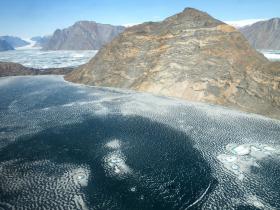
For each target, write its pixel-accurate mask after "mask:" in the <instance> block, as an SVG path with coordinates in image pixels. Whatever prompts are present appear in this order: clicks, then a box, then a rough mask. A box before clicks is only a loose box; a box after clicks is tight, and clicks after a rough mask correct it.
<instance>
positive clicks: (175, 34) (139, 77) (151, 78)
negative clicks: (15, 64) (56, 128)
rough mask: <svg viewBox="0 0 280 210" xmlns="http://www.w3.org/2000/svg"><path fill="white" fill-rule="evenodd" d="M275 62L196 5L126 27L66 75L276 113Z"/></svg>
mask: <svg viewBox="0 0 280 210" xmlns="http://www.w3.org/2000/svg"><path fill="white" fill-rule="evenodd" d="M279 69H280V65H279V63H270V62H269V60H268V59H266V58H265V57H264V56H263V55H262V54H260V53H259V52H257V51H256V50H254V49H253V48H251V46H250V45H249V43H248V41H247V40H246V39H245V37H244V36H243V35H242V34H241V33H240V32H239V31H237V30H236V29H235V28H234V27H231V26H229V25H227V24H225V23H223V22H222V21H219V20H217V19H215V18H212V17H211V16H210V15H208V14H207V13H204V12H200V11H198V10H195V9H192V8H190V9H185V10H184V11H183V12H182V13H179V14H176V15H174V16H172V17H169V18H167V19H165V20H163V21H162V22H156V23H151V22H149V23H144V24H140V25H136V26H132V27H130V28H127V29H126V30H125V31H124V32H123V33H121V34H120V35H119V36H118V37H117V38H115V39H114V40H113V41H112V42H111V43H109V44H107V45H106V46H105V47H103V48H102V49H101V50H100V51H99V52H98V53H97V55H96V56H95V57H94V58H93V59H92V60H91V61H90V62H89V63H87V64H85V65H83V66H81V67H80V68H78V69H76V70H74V71H73V72H71V73H70V74H67V75H66V76H65V79H66V80H69V81H72V82H76V83H83V84H88V85H94V86H107V87H118V88H127V89H133V90H137V91H145V92H151V93H154V94H158V95H164V96H171V97H176V98H181V99H185V100H190V101H199V102H207V103H212V104H218V105H223V106H228V107H231V108H235V109H239V110H243V111H247V112H253V113H258V114H263V115H266V116H270V117H273V118H278V119H279V118H280V92H279V86H280V85H279V83H280V71H279Z"/></svg>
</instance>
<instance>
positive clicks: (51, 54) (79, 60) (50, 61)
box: [0, 49, 97, 69]
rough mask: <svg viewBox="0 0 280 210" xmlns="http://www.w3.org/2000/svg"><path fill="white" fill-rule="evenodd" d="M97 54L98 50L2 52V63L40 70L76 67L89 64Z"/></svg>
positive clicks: (0, 59) (0, 58) (0, 55)
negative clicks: (13, 63) (18, 64)
mask: <svg viewBox="0 0 280 210" xmlns="http://www.w3.org/2000/svg"><path fill="white" fill-rule="evenodd" d="M96 52H97V51H96V50H77V51H74V50H67V51H41V50H39V49H23V50H13V51H5V52H0V61H6V62H15V63H20V64H22V65H24V66H27V67H32V68H38V69H46V68H61V67H76V66H80V65H82V64H84V63H87V62H88V61H89V60H90V59H91V58H92V57H93V56H94V55H95V54H96Z"/></svg>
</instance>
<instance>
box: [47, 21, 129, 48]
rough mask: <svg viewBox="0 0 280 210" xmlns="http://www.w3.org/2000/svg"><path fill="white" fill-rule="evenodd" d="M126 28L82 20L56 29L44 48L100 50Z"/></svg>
mask: <svg viewBox="0 0 280 210" xmlns="http://www.w3.org/2000/svg"><path fill="white" fill-rule="evenodd" d="M124 29H125V27H123V26H112V25H108V24H100V23H96V22H94V21H80V22H77V23H75V24H74V25H73V26H71V27H69V28H66V29H63V30H60V29H58V30H56V31H55V32H54V34H53V35H52V37H51V38H50V40H49V41H48V42H47V43H46V44H45V45H44V46H43V50H99V49H100V48H101V47H102V46H103V45H105V44H107V43H108V42H110V41H112V39H113V38H115V37H116V36H117V35H119V33H121V32H123V31H124Z"/></svg>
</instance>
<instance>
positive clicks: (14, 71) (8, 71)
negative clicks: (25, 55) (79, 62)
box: [0, 61, 73, 77]
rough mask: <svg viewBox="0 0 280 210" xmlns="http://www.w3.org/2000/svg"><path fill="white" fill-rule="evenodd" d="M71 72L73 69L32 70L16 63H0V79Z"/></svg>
mask: <svg viewBox="0 0 280 210" xmlns="http://www.w3.org/2000/svg"><path fill="white" fill-rule="evenodd" d="M72 70H73V68H50V69H34V68H29V67H25V66H23V65H21V64H18V63H12V62H1V61H0V77H6V76H24V75H47V74H58V75H64V74H67V73H69V72H71V71H72Z"/></svg>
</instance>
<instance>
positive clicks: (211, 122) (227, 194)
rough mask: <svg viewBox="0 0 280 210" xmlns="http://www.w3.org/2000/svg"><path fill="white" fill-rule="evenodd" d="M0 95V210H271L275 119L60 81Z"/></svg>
mask: <svg viewBox="0 0 280 210" xmlns="http://www.w3.org/2000/svg"><path fill="white" fill-rule="evenodd" d="M0 95H1V100H0V209H1V208H2V209H129V210H131V209H141V210H143V209H161V210H163V209H280V179H279V177H280V147H279V144H280V141H279V140H280V122H279V121H277V120H271V119H268V118H265V117H261V116H258V115H253V114H245V113H241V112H237V111H233V110H230V109H225V108H222V107H218V106H211V105H205V104H200V103H190V102H186V101H180V100H175V99H171V98H164V97H159V96H154V95H151V94H146V93H139V92H133V91H124V90H118V89H109V88H97V87H89V86H82V85H74V84H71V83H68V82H65V81H64V80H63V78H62V77H60V76H33V77H7V78H1V79H0Z"/></svg>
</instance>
